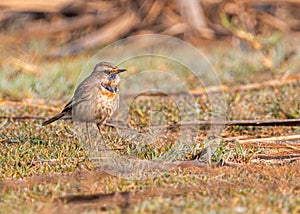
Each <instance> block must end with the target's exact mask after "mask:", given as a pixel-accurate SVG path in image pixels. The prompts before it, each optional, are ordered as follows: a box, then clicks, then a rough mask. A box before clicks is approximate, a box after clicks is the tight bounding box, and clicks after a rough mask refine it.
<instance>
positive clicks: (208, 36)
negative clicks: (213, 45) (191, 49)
mask: <svg viewBox="0 0 300 214" xmlns="http://www.w3.org/2000/svg"><path fill="white" fill-rule="evenodd" d="M0 9H1V11H0V39H1V41H2V42H3V43H7V44H18V43H23V42H25V41H29V40H32V39H45V38H46V39H49V41H50V42H51V44H53V45H51V46H52V47H53V49H52V50H50V51H49V53H47V55H51V56H62V55H68V54H74V53H77V52H80V51H83V50H87V49H91V48H95V47H101V46H103V45H106V44H108V43H110V42H113V41H116V40H118V39H122V38H126V37H128V36H132V35H140V34H146V33H147V34H148V33H159V34H164V35H170V36H176V37H178V38H180V39H184V40H186V41H188V42H191V43H192V44H198V43H203V40H204V41H206V40H220V39H224V38H231V37H234V38H236V39H237V40H236V41H238V42H241V41H242V42H245V43H247V45H249V46H250V47H251V48H254V49H260V48H261V47H262V45H261V42H260V40H259V39H258V38H259V36H270V35H271V34H272V33H274V32H278V31H280V32H284V33H296V34H299V30H300V0H285V1H277V0H262V1H259V0H248V1H247V0H223V1H221V0H203V1H199V0H189V1H181V0H137V1H135V0H117V1H112V0H110V1H109V0H108V1H105V0H87V1H83V0H80V1H78V0H52V1H40V0H26V1H23V0H10V1H0Z"/></svg>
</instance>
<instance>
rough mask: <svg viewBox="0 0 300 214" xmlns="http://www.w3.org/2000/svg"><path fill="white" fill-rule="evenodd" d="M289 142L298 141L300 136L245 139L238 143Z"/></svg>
mask: <svg viewBox="0 0 300 214" xmlns="http://www.w3.org/2000/svg"><path fill="white" fill-rule="evenodd" d="M289 140H290V141H292V140H300V135H288V136H280V137H266V138H255V139H246V140H239V143H255V142H272V141H289Z"/></svg>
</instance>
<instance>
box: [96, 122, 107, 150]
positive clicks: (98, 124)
mask: <svg viewBox="0 0 300 214" xmlns="http://www.w3.org/2000/svg"><path fill="white" fill-rule="evenodd" d="M97 128H98V130H99V133H100V135H101V138H102V140H103V142H104V147H105V149H106V143H105V139H104V135H103V134H102V130H101V124H100V123H97Z"/></svg>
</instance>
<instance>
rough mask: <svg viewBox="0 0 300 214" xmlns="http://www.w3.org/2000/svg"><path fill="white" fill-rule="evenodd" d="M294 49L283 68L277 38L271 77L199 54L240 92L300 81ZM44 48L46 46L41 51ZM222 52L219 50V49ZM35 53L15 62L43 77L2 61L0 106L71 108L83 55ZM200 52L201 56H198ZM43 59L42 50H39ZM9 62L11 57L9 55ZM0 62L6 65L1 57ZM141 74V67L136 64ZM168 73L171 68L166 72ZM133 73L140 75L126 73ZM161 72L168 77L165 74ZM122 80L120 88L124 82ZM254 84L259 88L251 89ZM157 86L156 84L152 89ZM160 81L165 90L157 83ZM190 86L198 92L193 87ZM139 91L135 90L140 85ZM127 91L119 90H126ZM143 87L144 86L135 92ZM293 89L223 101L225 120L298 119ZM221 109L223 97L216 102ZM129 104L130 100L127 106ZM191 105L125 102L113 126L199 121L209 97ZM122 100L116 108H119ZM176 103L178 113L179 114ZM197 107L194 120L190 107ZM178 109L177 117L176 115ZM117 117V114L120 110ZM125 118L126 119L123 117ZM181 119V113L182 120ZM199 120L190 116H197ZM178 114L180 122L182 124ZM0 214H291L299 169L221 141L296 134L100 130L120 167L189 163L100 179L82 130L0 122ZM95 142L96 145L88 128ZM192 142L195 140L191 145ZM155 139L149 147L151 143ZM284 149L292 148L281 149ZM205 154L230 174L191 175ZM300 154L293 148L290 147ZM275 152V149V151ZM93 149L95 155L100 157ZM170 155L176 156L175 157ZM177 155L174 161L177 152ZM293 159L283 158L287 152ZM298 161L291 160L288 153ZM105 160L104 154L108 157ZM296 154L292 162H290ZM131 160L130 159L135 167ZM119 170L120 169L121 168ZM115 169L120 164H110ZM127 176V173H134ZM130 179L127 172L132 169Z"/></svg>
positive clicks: (8, 111) (298, 203) (206, 171)
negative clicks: (244, 87) (209, 150)
mask: <svg viewBox="0 0 300 214" xmlns="http://www.w3.org/2000/svg"><path fill="white" fill-rule="evenodd" d="M296 44H297V45H298V46H297V45H294V47H293V48H294V49H295V51H296V54H294V56H293V57H292V58H291V59H289V60H287V61H284V62H283V58H284V56H285V55H286V54H285V53H288V52H289V50H290V47H289V46H288V45H287V40H285V39H284V38H283V39H282V41H281V42H280V43H279V44H277V46H275V47H274V48H273V49H272V51H273V52H272V53H273V55H272V57H273V60H274V65H275V67H274V69H272V70H267V69H265V68H264V67H263V66H262V65H261V61H260V54H261V53H255V52H253V53H251V54H252V55H253V57H249V53H244V52H241V51H237V50H234V49H232V50H230V51H228V49H227V50H226V52H224V51H222V50H224V48H223V49H218V50H214V51H213V52H211V51H210V50H211V49H210V48H207V49H206V50H202V51H203V52H205V53H206V55H207V56H208V58H209V60H210V61H211V62H212V65H213V67H214V68H215V70H216V71H217V73H218V75H219V77H220V79H221V82H222V84H224V85H228V86H238V85H240V84H244V83H255V82H262V81H264V80H266V79H268V80H270V79H275V78H280V77H282V76H283V75H284V73H285V72H286V70H287V69H290V70H291V71H290V72H291V74H298V73H299V67H300V65H299V56H300V55H299V52H300V51H299V49H300V48H299V47H300V46H299V44H300V43H296ZM43 45H44V44H43ZM225 45H226V44H225ZM36 49H39V48H38V45H37V44H35V45H34V47H33V50H32V49H29V50H25V51H28V54H29V56H27V57H26V56H23V55H22V54H21V57H20V54H17V55H14V56H17V57H18V58H21V59H22V60H23V61H25V62H27V63H31V64H34V65H36V66H38V71H39V72H40V75H35V74H27V73H24V71H22V69H21V70H20V69H18V68H17V67H16V66H15V65H14V64H5V63H6V61H5V60H2V64H1V65H2V66H1V72H0V77H1V78H0V89H1V90H0V91H1V93H0V97H1V99H3V100H26V101H27V102H33V103H39V104H42V105H51V106H56V107H58V108H61V107H63V105H64V104H65V103H66V102H67V101H68V100H69V99H70V97H71V96H72V93H73V91H74V87H75V85H76V81H77V78H78V76H79V74H80V72H81V68H82V67H83V66H84V65H85V62H86V61H87V59H88V58H89V57H90V55H89V54H87V55H81V56H77V57H68V58H63V59H60V60H57V61H55V60H52V61H51V60H45V59H40V58H39V57H32V56H36V55H37V54H33V53H36V52H37V51H38V50H36ZM200 49H201V47H200ZM41 50H45V48H41ZM6 54H12V55H13V54H15V53H10V52H6ZM1 58H2V59H5V55H4V53H3V52H2V55H1ZM139 66H142V64H141V63H140V64H139ZM170 66H171V67H172V66H173V65H170ZM131 68H132V72H134V71H136V72H138V71H139V70H140V69H142V68H140V67H138V66H137V67H134V65H131ZM162 69H165V70H168V67H164V66H162ZM127 75H128V76H126V75H125V74H124V76H123V78H124V79H127V78H128V77H129V76H130V75H133V74H132V73H131V74H127ZM177 75H179V77H180V78H179V79H180V80H181V81H182V82H185V83H188V85H189V87H190V89H192V88H193V87H194V86H195V85H197V82H196V81H195V80H194V78H193V77H192V76H191V75H189V73H187V72H186V71H184V70H183V71H181V72H179V73H177ZM258 77H259V79H258ZM155 81H156V79H155ZM161 81H165V80H161ZM194 81H195V82H194ZM141 84H142V83H141ZM125 86H126V84H125V83H124V85H123V87H125ZM143 86H144V85H141V86H140V87H141V88H142V87H143ZM299 89H300V81H298V82H297V83H294V84H287V85H283V86H279V87H262V88H260V89H256V90H250V91H238V92H232V93H226V94H225V98H224V99H225V101H226V119H228V120H234V119H287V118H299V116H300V112H299V109H300V108H299V107H300V97H299ZM215 98H216V100H214V101H215V102H216V103H218V100H217V99H222V98H223V95H222V94H220V96H215ZM129 99H130V98H129ZM189 99H190V97H189V96H187V97H186V96H182V97H178V98H176V100H175V101H176V102H175V101H174V100H172V99H170V98H169V97H153V98H151V99H148V98H147V99H146V98H145V99H144V98H138V99H134V101H132V102H130V106H129V109H128V110H127V112H126V114H125V117H124V118H125V119H124V118H122V116H120V117H117V116H118V115H116V118H117V119H124V121H125V122H126V123H128V124H129V125H130V127H131V128H132V129H137V130H139V131H145V130H146V131H147V130H149V124H153V123H155V125H161V124H166V123H174V122H178V121H180V120H181V118H182V117H183V116H182V115H186V117H187V118H188V119H189V120H190V119H191V118H193V119H199V120H205V119H208V118H210V117H211V116H212V115H213V114H214V111H213V107H212V105H211V103H209V102H208V101H209V97H208V96H207V95H203V96H199V97H197V98H195V99H194V100H192V101H191V100H189ZM125 101H126V100H125V98H124V100H123V102H125ZM178 103H179V104H178ZM194 104H197V105H196V106H197V108H198V109H197V111H194V110H195V107H194V106H195V105H194ZM182 106H183V107H182ZM121 110H124V109H121ZM125 110H126V109H125ZM183 111H184V112H183ZM195 112H196V113H195ZM55 113H56V112H53V111H48V110H44V109H39V108H34V107H23V106H14V105H0V115H10V116H16V115H27V114H29V115H39V116H49V115H54V114H55ZM183 113H184V114H183ZM0 127H1V129H0V213H36V212H41V213H51V212H65V213H74V212H75V213H82V212H85V213H96V212H103V211H107V212H111V213H120V212H125V213H132V212H133V213H157V212H162V213H195V212H203V213H298V212H299V211H300V200H299V190H300V185H299V182H298V180H299V178H300V171H299V167H298V165H299V161H298V160H293V161H292V160H290V161H280V160H279V161H264V160H261V161H257V160H256V162H254V161H252V160H254V159H255V158H254V156H255V155H256V154H277V153H280V152H287V150H285V149H282V148H277V147H276V148H275V147H274V148H269V147H264V146H262V145H260V144H257V145H258V146H254V145H247V144H242V143H240V142H239V141H238V140H233V141H229V142H228V141H224V139H226V138H229V137H235V136H239V137H244V138H260V137H270V136H282V135H291V134H298V133H299V128H298V127H239V126H236V127H228V128H226V129H224V130H222V132H221V133H219V135H218V136H214V135H210V136H209V135H208V130H196V131H195V130H193V129H187V130H183V129H182V130H180V129H174V130H171V131H168V132H164V131H163V130H152V129H151V130H150V131H151V133H150V134H146V135H141V134H140V133H138V132H130V133H125V134H124V135H122V133H121V134H120V133H118V132H117V131H120V130H116V129H112V128H106V129H105V132H106V133H107V135H106V139H105V142H106V145H107V146H106V149H107V147H108V148H109V149H112V150H113V151H114V154H115V155H119V156H118V157H130V158H133V159H132V160H133V161H132V162H130V163H133V164H134V163H135V162H137V161H135V160H138V159H137V158H139V159H145V160H153V159H154V160H161V159H164V158H165V157H167V158H168V157H169V156H168V155H170V154H176V155H175V156H174V159H175V160H185V161H186V162H185V163H184V164H182V165H179V166H177V167H172V168H170V169H169V170H164V171H161V172H160V173H159V174H156V176H155V177H147V176H143V173H145V172H146V171H143V169H139V170H137V171H136V172H138V173H140V174H139V175H140V176H141V177H139V178H140V179H128V177H126V176H125V177H121V176H118V175H110V174H108V173H107V172H109V170H107V171H101V170H99V168H97V164H96V163H95V162H94V161H93V159H92V158H91V157H92V155H91V152H90V151H89V150H88V147H87V143H86V142H87V139H86V134H85V130H84V129H83V127H81V126H78V125H76V124H72V123H70V122H67V121H59V122H56V123H54V124H51V125H49V126H47V127H42V126H41V121H39V120H24V121H14V120H11V119H1V120H0ZM91 129H92V130H91V133H92V136H93V139H94V140H95V141H97V142H101V139H99V136H98V134H97V132H96V130H95V127H94V128H91ZM192 135H194V138H190V137H189V136H192ZM154 138H155V140H153V139H154ZM281 143H283V144H284V143H289V142H281ZM208 144H213V145H216V146H215V150H213V154H212V158H213V159H212V160H213V161H214V162H219V161H220V160H228V161H231V162H234V163H237V164H241V165H237V167H234V166H232V167H230V166H224V167H210V166H205V167H198V166H196V165H195V164H193V163H192V162H189V160H190V159H191V158H192V157H193V156H195V155H197V154H198V153H199V152H200V151H201V150H202V149H203V148H205V147H206V146H207V145H208ZM298 144H299V140H298V141H294V144H293V145H294V146H297V145H298ZM279 145H282V144H280V143H279ZM99 149H102V147H101V148H100V147H99ZM174 151H177V153H176V152H175V153H174ZM178 151H179V152H178ZM289 151H290V150H289ZM292 151H293V152H295V153H297V152H298V151H296V150H292ZM103 154H110V153H109V151H107V152H106V153H103ZM297 154H298V153H297ZM134 158H135V159H134ZM121 160H122V159H121ZM116 164H118V163H116ZM133 167H134V165H133ZM131 169H134V168H131ZM115 192H119V193H120V192H129V196H128V197H127V198H125V199H124V198H123V199H122V198H121V199H122V200H121V199H120V198H118V197H121V196H115V197H117V198H114V197H108V196H107V197H108V198H106V199H101V200H98V201H96V202H95V201H89V200H83V201H80V202H70V203H63V202H62V201H60V200H59V198H60V197H65V196H67V195H89V194H96V193H103V194H109V193H115Z"/></svg>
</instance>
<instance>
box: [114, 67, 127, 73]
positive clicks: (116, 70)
mask: <svg viewBox="0 0 300 214" xmlns="http://www.w3.org/2000/svg"><path fill="white" fill-rule="evenodd" d="M124 71H126V69H123V68H116V69H113V70H111V72H110V74H119V73H122V72H124Z"/></svg>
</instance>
